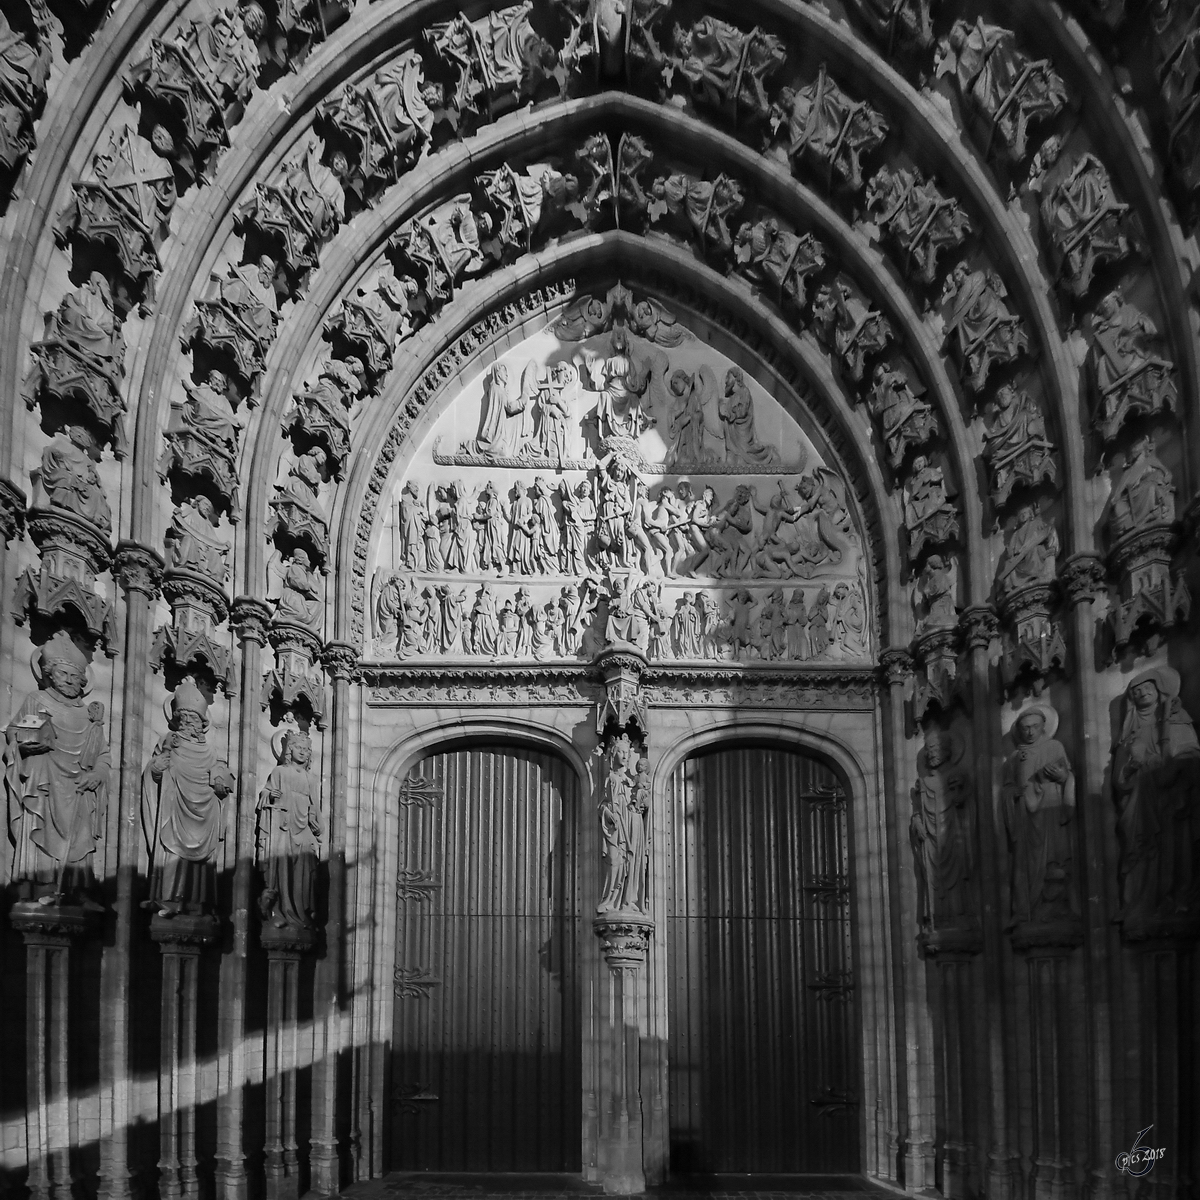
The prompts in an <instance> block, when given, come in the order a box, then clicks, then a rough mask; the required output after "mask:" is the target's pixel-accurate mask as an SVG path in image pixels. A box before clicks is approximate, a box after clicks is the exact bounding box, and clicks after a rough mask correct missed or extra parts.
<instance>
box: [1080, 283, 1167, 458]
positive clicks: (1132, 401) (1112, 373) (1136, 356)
mask: <svg viewBox="0 0 1200 1200" xmlns="http://www.w3.org/2000/svg"><path fill="white" fill-rule="evenodd" d="M1158 340H1159V333H1158V329H1157V327H1156V326H1155V324H1154V322H1153V321H1151V320H1150V318H1149V317H1148V316H1147V315H1146V314H1145V313H1144V312H1142V310H1141V309H1139V308H1137V307H1135V306H1134V305H1132V304H1127V303H1126V302H1125V300H1124V298H1123V297H1122V295H1121V293H1120V292H1119V291H1115V292H1110V293H1109V294H1108V295H1107V296H1105V297H1104V299H1103V300H1101V301H1100V305H1099V307H1098V309H1097V310H1096V312H1095V313H1094V314H1093V316H1092V348H1091V355H1090V358H1091V367H1092V377H1093V380H1094V383H1095V388H1096V410H1095V422H1096V428H1097V430H1098V431H1099V433H1100V436H1101V437H1102V438H1103V439H1104V440H1105V441H1106V442H1111V441H1112V440H1113V439H1114V438H1115V437H1116V436H1117V434H1118V433H1119V432H1120V430H1121V427H1122V426H1123V425H1124V424H1125V422H1126V421H1128V420H1129V419H1130V418H1132V417H1137V416H1157V415H1158V414H1159V413H1161V412H1163V411H1167V412H1174V411H1175V407H1176V404H1177V393H1176V390H1175V380H1174V372H1175V364H1174V363H1173V362H1171V360H1170V359H1168V358H1162V357H1160V356H1159V355H1157V354H1154V353H1153V352H1152V349H1151V347H1152V345H1153V343H1154V342H1156V341H1158Z"/></svg>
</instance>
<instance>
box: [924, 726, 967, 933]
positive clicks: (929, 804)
mask: <svg viewBox="0 0 1200 1200" xmlns="http://www.w3.org/2000/svg"><path fill="white" fill-rule="evenodd" d="M962 757H963V747H962V745H961V742H959V740H958V739H957V738H954V737H952V736H951V734H949V733H947V732H945V731H944V730H941V729H938V728H936V727H933V726H931V727H929V728H928V729H926V731H925V747H924V749H923V750H922V751H921V753H920V755H919V756H918V759H917V782H916V785H915V786H914V787H913V790H912V802H913V815H912V821H911V822H910V824H909V836H910V839H911V841H912V848H913V860H914V866H915V867H916V872H917V896H918V901H919V906H920V912H919V920H920V925H921V929H922V930H923V931H928V932H933V931H934V930H937V929H947V928H962V927H964V926H966V927H969V926H970V925H971V924H972V916H971V914H972V913H973V910H974V907H975V904H974V898H973V897H972V896H971V879H972V876H973V874H974V861H973V859H974V856H973V853H972V848H971V808H970V800H971V793H972V791H973V790H974V783H973V780H972V779H971V776H970V773H969V772H968V771H967V769H966V768H965V767H963V766H961V765H960V763H961V761H962Z"/></svg>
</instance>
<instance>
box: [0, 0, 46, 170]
mask: <svg viewBox="0 0 1200 1200" xmlns="http://www.w3.org/2000/svg"><path fill="white" fill-rule="evenodd" d="M32 9H33V15H34V20H35V23H36V32H35V34H34V36H33V37H32V38H30V37H28V36H27V35H25V34H23V33H21V32H20V31H19V30H16V29H13V27H12V26H11V25H10V24H9V23H8V19H7V18H6V17H5V15H4V14H3V13H0V168H2V169H3V170H5V171H7V172H15V171H16V170H17V169H18V168H19V167H20V166H21V164H22V163H23V162H24V161H25V159H26V158H27V157H28V156H29V154H30V152H31V151H32V150H33V148H34V146H35V144H36V141H37V139H36V138H35V136H34V132H33V123H34V120H35V119H36V117H37V116H38V115H39V113H40V111H41V107H42V103H43V101H44V100H45V99H46V80H47V79H48V78H49V76H50V59H51V56H50V28H49V21H50V14H49V13H48V12H47V11H46V9H45V8H44V7H43V6H42V5H41V4H37V3H35V4H33V5H32Z"/></svg>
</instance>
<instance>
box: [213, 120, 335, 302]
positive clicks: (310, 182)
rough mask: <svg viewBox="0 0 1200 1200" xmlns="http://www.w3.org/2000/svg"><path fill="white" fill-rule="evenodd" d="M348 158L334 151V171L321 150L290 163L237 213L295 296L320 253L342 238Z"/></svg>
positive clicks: (261, 185) (310, 149)
mask: <svg viewBox="0 0 1200 1200" xmlns="http://www.w3.org/2000/svg"><path fill="white" fill-rule="evenodd" d="M345 172H346V156H345V154H343V153H342V151H341V150H335V151H334V152H333V154H332V155H331V156H330V165H329V166H326V165H325V164H324V163H322V162H321V158H320V151H319V149H318V147H317V145H316V144H313V145H310V146H309V147H308V149H307V150H306V151H304V152H302V153H300V154H298V155H296V156H295V157H294V158H291V159H289V160H288V161H287V162H285V163H283V164H281V165H280V166H279V167H278V168H277V169H276V171H275V174H274V175H273V176H272V177H271V178H270V179H268V180H266V181H265V182H264V181H262V180H260V181H258V182H257V183H255V185H254V195H253V196H252V197H251V198H250V199H249V200H247V201H246V202H245V203H244V204H243V205H242V206H241V208H240V209H239V210H238V214H237V220H238V223H239V225H240V226H241V227H242V228H243V229H245V230H252V231H253V232H254V233H255V235H256V236H257V237H258V238H259V239H261V241H262V242H263V243H264V244H265V245H266V246H269V247H271V251H272V254H273V256H274V257H275V258H276V259H277V260H278V261H279V263H280V264H281V265H282V266H283V267H284V268H285V269H286V270H287V272H288V276H289V278H288V284H289V285H290V288H291V290H292V291H295V290H296V289H297V288H298V287H300V286H301V285H302V284H303V281H304V278H305V276H306V275H307V273H308V272H309V271H311V270H312V269H313V268H315V267H316V265H317V259H318V255H319V253H320V250H321V247H322V246H323V245H324V244H325V243H326V242H327V241H328V240H329V239H330V238H331V237H332V236H333V235H334V233H335V232H337V228H338V226H339V225H340V224H341V223H342V221H343V220H344V219H345V215H346V194H345V191H344V189H343V188H342V185H341V182H340V177H341V176H342V175H344V174H345Z"/></svg>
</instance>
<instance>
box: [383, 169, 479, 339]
mask: <svg viewBox="0 0 1200 1200" xmlns="http://www.w3.org/2000/svg"><path fill="white" fill-rule="evenodd" d="M391 245H392V248H393V250H394V252H395V254H396V257H397V260H398V261H399V263H400V265H401V267H402V269H403V270H404V271H405V272H406V273H408V274H410V275H411V276H413V277H414V278H415V279H416V281H417V283H418V284H419V286H420V289H421V291H420V294H419V295H418V297H417V303H416V304H415V305H414V307H416V308H417V309H418V311H420V312H422V313H424V314H425V315H426V316H432V315H433V314H434V313H436V312H437V311H438V310H439V309H441V308H442V306H443V305H444V304H445V303H446V302H447V301H448V300H449V299H450V298H451V297H452V296H453V295H454V289H455V288H456V287H457V285H458V284H459V283H461V282H462V281H463V280H464V279H469V278H472V277H473V276H476V275H480V274H482V273H483V271H484V270H485V269H486V259H485V258H484V255H483V249H482V247H481V245H480V240H479V225H478V222H477V221H476V219H475V214H474V212H473V211H472V209H471V196H470V194H469V193H463V194H462V195H461V196H455V197H454V198H453V199H452V200H448V201H446V202H445V203H444V204H440V205H439V206H438V207H437V208H436V209H434V210H433V211H432V212H429V213H427V214H426V215H425V216H423V217H419V218H415V219H414V220H411V221H406V222H405V223H404V224H403V225H402V226H401V227H400V229H399V231H398V232H397V233H396V235H395V236H394V237H393V238H392V242H391Z"/></svg>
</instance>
